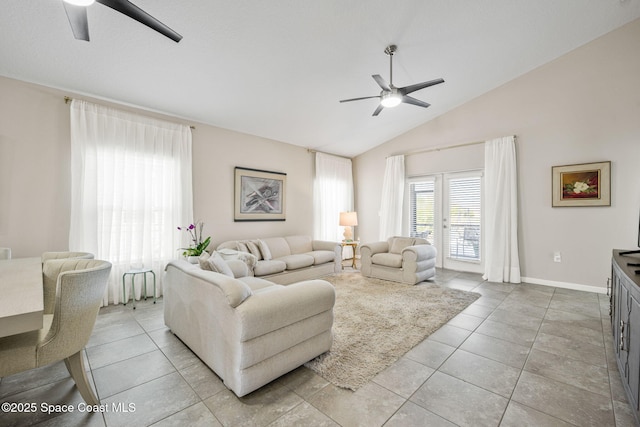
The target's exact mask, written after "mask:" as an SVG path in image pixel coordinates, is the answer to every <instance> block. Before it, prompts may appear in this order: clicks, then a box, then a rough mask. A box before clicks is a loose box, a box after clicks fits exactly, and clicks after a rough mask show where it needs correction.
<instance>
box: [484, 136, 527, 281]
mask: <svg viewBox="0 0 640 427" xmlns="http://www.w3.org/2000/svg"><path fill="white" fill-rule="evenodd" d="M484 150H485V151H484V168H485V178H484V179H485V181H484V182H485V218H486V222H485V224H486V225H485V248H486V251H485V254H486V255H485V274H484V276H483V278H484V279H485V280H489V281H490V282H510V283H520V257H519V256H518V190H517V188H518V176H517V175H518V174H517V168H516V147H515V138H514V137H513V136H507V137H504V138H498V139H494V140H491V141H487V142H486V143H485V148H484Z"/></svg>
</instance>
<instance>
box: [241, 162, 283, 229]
mask: <svg viewBox="0 0 640 427" xmlns="http://www.w3.org/2000/svg"><path fill="white" fill-rule="evenodd" d="M235 175H236V177H235V212H234V218H233V219H234V221H284V220H285V206H286V194H287V191H286V190H287V174H286V173H281V172H269V171H263V170H259V169H247V168H241V167H236V168H235Z"/></svg>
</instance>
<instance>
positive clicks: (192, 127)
mask: <svg viewBox="0 0 640 427" xmlns="http://www.w3.org/2000/svg"><path fill="white" fill-rule="evenodd" d="M71 101H73V98H71V97H70V96H65V97H64V103H65V104H68V103H70V102H71ZM189 128H191V129H195V128H196V127H195V126H193V125H189Z"/></svg>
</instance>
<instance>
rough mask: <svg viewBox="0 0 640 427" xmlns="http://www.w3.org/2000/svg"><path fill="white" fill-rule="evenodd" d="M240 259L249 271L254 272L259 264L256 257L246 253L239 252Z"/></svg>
mask: <svg viewBox="0 0 640 427" xmlns="http://www.w3.org/2000/svg"><path fill="white" fill-rule="evenodd" d="M238 259H239V260H240V261H242V262H244V263H245V264H247V267H249V271H253V267H255V266H256V264H257V263H258V258H256V256H255V255H253V254H250V253H246V252H238Z"/></svg>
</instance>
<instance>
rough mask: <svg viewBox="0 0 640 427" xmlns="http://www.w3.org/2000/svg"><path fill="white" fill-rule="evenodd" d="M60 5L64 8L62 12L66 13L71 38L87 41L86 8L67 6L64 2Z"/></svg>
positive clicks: (73, 5)
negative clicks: (71, 32) (71, 33)
mask: <svg viewBox="0 0 640 427" xmlns="http://www.w3.org/2000/svg"><path fill="white" fill-rule="evenodd" d="M62 5H63V6H64V11H65V12H67V18H69V24H71V31H73V37H75V38H76V39H77V40H86V41H89V23H88V21H87V7H86V6H76V5H75V4H69V3H67V2H66V1H63V2H62Z"/></svg>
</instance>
